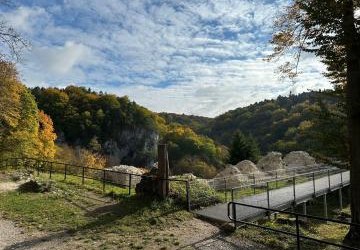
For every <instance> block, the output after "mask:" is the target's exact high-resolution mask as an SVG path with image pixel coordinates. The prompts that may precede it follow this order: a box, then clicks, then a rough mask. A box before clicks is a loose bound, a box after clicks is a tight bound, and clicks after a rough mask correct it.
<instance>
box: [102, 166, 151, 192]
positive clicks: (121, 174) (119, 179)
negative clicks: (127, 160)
mask: <svg viewBox="0 0 360 250" xmlns="http://www.w3.org/2000/svg"><path fill="white" fill-rule="evenodd" d="M105 170H106V180H107V181H111V182H114V183H116V184H119V185H124V186H126V185H129V178H130V177H129V176H130V175H129V174H134V175H132V176H131V186H132V187H134V186H136V184H138V183H139V182H140V180H141V177H140V176H137V175H143V174H144V173H145V172H146V170H144V169H141V168H137V167H134V166H128V165H119V166H113V167H110V168H105Z"/></svg>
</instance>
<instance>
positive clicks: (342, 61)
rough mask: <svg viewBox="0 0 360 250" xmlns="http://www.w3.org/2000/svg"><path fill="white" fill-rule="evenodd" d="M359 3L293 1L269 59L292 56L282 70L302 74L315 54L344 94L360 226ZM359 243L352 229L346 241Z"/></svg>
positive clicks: (279, 20)
mask: <svg viewBox="0 0 360 250" xmlns="http://www.w3.org/2000/svg"><path fill="white" fill-rule="evenodd" d="M359 7H360V1H358V0H324V1H318V0H293V1H292V4H291V5H290V6H289V7H288V8H287V9H286V11H285V12H284V14H283V15H281V16H279V17H278V18H277V20H276V21H275V29H276V30H275V32H274V35H273V39H272V43H273V44H274V45H275V47H274V53H273V55H271V56H270V57H269V59H278V58H279V57H281V56H283V55H284V54H287V53H290V54H292V55H293V59H295V60H294V61H293V62H287V63H285V64H284V65H283V66H282V67H280V70H281V72H282V73H285V74H286V75H288V76H290V77H295V76H296V74H297V65H298V63H299V59H300V56H301V53H302V52H311V53H315V55H316V56H318V57H319V58H321V60H322V61H323V62H324V63H325V64H326V65H327V70H328V73H327V76H328V77H329V78H330V79H331V80H332V81H333V83H334V84H335V85H336V86H337V87H339V88H342V89H344V90H345V92H346V108H347V119H348V131H349V135H350V136H349V146H350V172H351V175H350V176H351V177H350V182H351V216H352V222H354V223H357V224H360V196H359V193H360V185H359V184H358V183H359V182H360V26H359V24H360V20H359V16H358V15H357V16H356V17H355V14H354V13H355V10H358V9H359ZM346 238H347V239H349V240H352V241H354V242H355V241H357V242H359V241H360V228H356V227H351V228H350V230H349V233H348V235H347V237H346Z"/></svg>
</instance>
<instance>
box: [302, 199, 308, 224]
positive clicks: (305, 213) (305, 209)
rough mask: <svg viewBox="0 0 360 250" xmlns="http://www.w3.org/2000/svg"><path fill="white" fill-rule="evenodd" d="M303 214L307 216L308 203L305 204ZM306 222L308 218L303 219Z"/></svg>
mask: <svg viewBox="0 0 360 250" xmlns="http://www.w3.org/2000/svg"><path fill="white" fill-rule="evenodd" d="M303 214H304V215H307V207H306V201H305V202H304V203H303ZM303 220H304V221H307V218H306V217H303Z"/></svg>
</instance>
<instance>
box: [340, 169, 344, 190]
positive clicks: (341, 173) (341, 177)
mask: <svg viewBox="0 0 360 250" xmlns="http://www.w3.org/2000/svg"><path fill="white" fill-rule="evenodd" d="M340 180H341V187H343V186H344V184H343V172H342V170H341V172H340Z"/></svg>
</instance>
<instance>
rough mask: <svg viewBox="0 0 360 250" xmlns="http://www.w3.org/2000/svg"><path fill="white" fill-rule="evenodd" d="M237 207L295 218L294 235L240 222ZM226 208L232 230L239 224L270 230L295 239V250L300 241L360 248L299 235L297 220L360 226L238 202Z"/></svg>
mask: <svg viewBox="0 0 360 250" xmlns="http://www.w3.org/2000/svg"><path fill="white" fill-rule="evenodd" d="M237 206H240V207H249V208H253V209H257V210H263V211H264V214H271V213H276V214H285V215H289V216H292V217H295V233H293V232H289V231H284V230H280V229H276V228H272V227H268V226H264V225H259V224H256V223H253V222H250V221H246V220H241V219H240V218H238V216H237V215H236V207H237ZM227 208H228V209H227V210H228V211H227V213H228V218H229V219H230V221H232V222H233V223H234V228H237V227H238V226H239V224H243V225H248V226H254V227H257V228H261V229H264V230H270V231H273V232H277V233H282V234H286V235H290V236H293V237H296V248H297V249H298V250H299V249H301V240H302V239H303V240H310V241H315V242H318V243H322V244H326V245H330V246H335V247H340V248H343V249H352V250H359V249H360V248H356V247H352V246H348V245H344V244H338V243H334V242H330V241H326V240H322V239H318V238H313V237H310V236H306V235H303V234H301V232H300V226H301V224H300V220H299V218H304V219H313V220H317V221H321V222H326V223H328V222H332V223H337V224H341V225H346V226H350V227H356V228H359V229H360V224H355V223H351V222H345V221H340V220H333V219H328V218H322V217H318V216H313V215H304V214H299V213H294V212H287V211H283V210H279V209H274V208H266V207H259V206H254V205H249V204H245V203H239V202H229V203H228V207H227Z"/></svg>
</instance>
